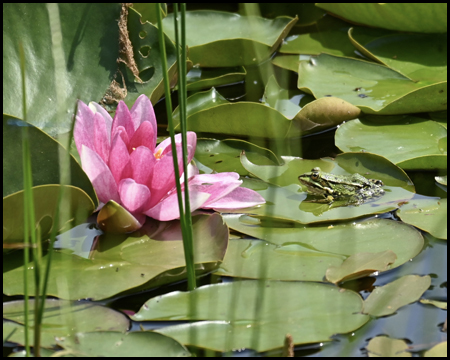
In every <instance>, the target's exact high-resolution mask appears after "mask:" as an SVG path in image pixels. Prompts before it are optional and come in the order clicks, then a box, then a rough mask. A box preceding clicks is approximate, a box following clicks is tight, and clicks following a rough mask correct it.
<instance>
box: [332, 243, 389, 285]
mask: <svg viewBox="0 0 450 360" xmlns="http://www.w3.org/2000/svg"><path fill="white" fill-rule="evenodd" d="M396 259H397V255H395V253H394V252H393V251H391V250H386V251H382V252H379V253H357V254H354V255H352V256H350V257H349V258H348V259H346V260H345V261H344V262H343V263H342V265H340V266H339V267H337V266H331V267H329V268H328V269H327V273H326V277H327V280H328V281H329V282H332V283H334V284H337V283H339V282H343V281H348V280H352V279H357V278H360V277H364V276H368V275H370V274H373V273H374V272H376V271H385V270H387V269H388V267H389V265H390V264H392V263H394V262H395V260H396Z"/></svg>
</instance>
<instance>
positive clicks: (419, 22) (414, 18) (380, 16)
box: [316, 3, 447, 33]
mask: <svg viewBox="0 0 450 360" xmlns="http://www.w3.org/2000/svg"><path fill="white" fill-rule="evenodd" d="M316 5H317V6H318V7H320V8H322V9H324V10H326V11H328V12H330V13H333V14H335V15H338V16H339V17H340V18H343V19H346V20H348V21H351V22H354V23H358V24H364V25H368V26H373V27H381V28H385V29H390V30H398V31H413V32H424V33H445V32H447V4H446V3H441V4H437V3H436V4H431V3H420V4H419V3H416V4H407V3H398V4H394V3H386V4H385V3H383V4H381V3H360V4H356V3H327V4H325V3H318V4H316Z"/></svg>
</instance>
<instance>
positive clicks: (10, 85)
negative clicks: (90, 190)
mask: <svg viewBox="0 0 450 360" xmlns="http://www.w3.org/2000/svg"><path fill="white" fill-rule="evenodd" d="M58 8H59V16H60V23H61V30H62V48H63V51H64V54H65V61H64V66H63V68H62V69H60V70H58V76H61V75H63V76H64V79H59V80H58V81H59V82H63V83H64V84H66V85H65V87H64V90H65V92H64V93H58V97H59V98H60V100H61V101H62V104H63V108H64V117H63V118H61V117H60V116H58V113H57V111H58V107H57V106H56V91H57V88H56V87H55V81H56V80H55V76H56V75H55V73H56V67H55V64H54V62H53V56H52V46H51V44H52V39H51V36H52V33H51V31H50V23H49V15H48V11H47V8H46V5H45V4H44V3H22V4H15V3H10V4H5V6H4V7H3V14H4V22H3V59H4V67H3V113H7V114H10V115H13V116H15V117H19V118H22V116H23V109H22V83H21V81H20V70H19V69H20V57H19V48H18V44H19V43H22V45H23V48H24V53H25V71H26V88H27V112H28V117H29V118H28V121H29V122H30V123H32V124H33V125H35V126H37V127H39V128H40V129H43V130H44V131H45V132H47V133H49V134H50V135H52V136H55V135H57V134H61V133H66V132H68V131H69V130H70V126H71V123H72V115H73V110H74V107H75V101H76V99H77V98H78V97H79V98H80V99H81V100H83V101H84V102H86V103H87V102H89V101H92V100H96V101H99V100H100V99H101V98H102V96H103V94H104V93H105V91H106V89H107V88H108V86H109V85H110V83H111V78H112V77H113V75H114V73H115V72H116V69H117V62H116V60H117V57H118V55H119V46H118V43H119V28H118V26H117V19H118V18H119V14H120V4H107V5H105V4H82V5H80V4H75V3H59V4H58ZM94 19H95V20H94ZM24 24H26V26H24Z"/></svg>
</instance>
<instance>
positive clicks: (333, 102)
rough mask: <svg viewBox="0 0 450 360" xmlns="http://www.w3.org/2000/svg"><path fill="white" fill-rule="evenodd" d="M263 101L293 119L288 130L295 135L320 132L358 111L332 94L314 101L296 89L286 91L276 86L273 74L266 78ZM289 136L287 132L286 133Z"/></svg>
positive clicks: (357, 113)
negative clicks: (290, 129) (290, 128)
mask: <svg viewBox="0 0 450 360" xmlns="http://www.w3.org/2000/svg"><path fill="white" fill-rule="evenodd" d="M263 104H266V105H267V106H270V107H271V108H273V109H276V110H277V111H279V112H280V113H281V114H282V115H284V116H285V117H286V118H287V119H289V120H294V122H293V124H292V125H293V127H292V130H293V131H290V133H292V136H295V135H297V133H298V129H300V131H301V133H302V134H303V135H304V134H309V133H312V132H320V131H323V130H326V129H329V128H332V127H335V126H336V125H337V124H340V123H342V122H343V121H347V120H351V119H355V118H356V117H358V115H359V114H360V113H361V111H360V110H359V109H358V108H357V107H356V106H353V105H352V104H350V103H348V102H346V101H344V100H341V99H338V98H334V97H327V98H322V99H318V100H314V98H313V97H312V96H310V95H309V96H308V95H307V94H305V93H302V92H300V91H296V92H293V91H289V90H286V89H283V88H281V87H280V85H278V83H277V81H276V79H275V77H274V76H271V77H270V78H269V81H268V82H267V86H266V90H265V93H264V98H263ZM288 136H289V135H288Z"/></svg>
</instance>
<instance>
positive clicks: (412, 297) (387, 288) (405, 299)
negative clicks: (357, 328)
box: [363, 275, 431, 316]
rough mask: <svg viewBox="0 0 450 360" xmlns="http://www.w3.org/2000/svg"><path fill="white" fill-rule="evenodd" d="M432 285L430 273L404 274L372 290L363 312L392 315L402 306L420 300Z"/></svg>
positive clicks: (373, 314) (374, 314) (375, 314)
mask: <svg viewBox="0 0 450 360" xmlns="http://www.w3.org/2000/svg"><path fill="white" fill-rule="evenodd" d="M430 285H431V278H430V277H429V276H428V275H426V276H418V275H407V276H403V277H401V278H400V279H397V280H395V281H393V282H391V283H389V284H387V285H384V286H381V287H377V288H376V289H375V290H374V291H372V293H371V294H370V295H369V297H368V298H367V299H366V300H365V301H364V311H363V312H364V313H365V314H370V315H372V316H386V315H391V314H393V313H395V312H396V311H397V310H398V309H399V308H401V307H402V306H405V305H408V304H410V303H412V302H415V301H417V300H419V298H420V297H421V296H422V294H423V293H424V292H425V291H426V290H427V289H428V288H429V287H430Z"/></svg>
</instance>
